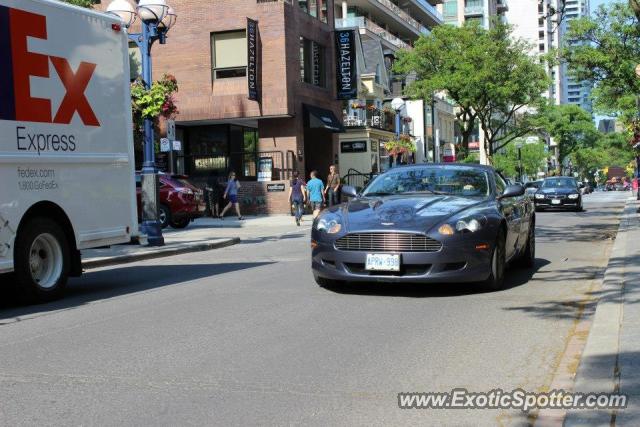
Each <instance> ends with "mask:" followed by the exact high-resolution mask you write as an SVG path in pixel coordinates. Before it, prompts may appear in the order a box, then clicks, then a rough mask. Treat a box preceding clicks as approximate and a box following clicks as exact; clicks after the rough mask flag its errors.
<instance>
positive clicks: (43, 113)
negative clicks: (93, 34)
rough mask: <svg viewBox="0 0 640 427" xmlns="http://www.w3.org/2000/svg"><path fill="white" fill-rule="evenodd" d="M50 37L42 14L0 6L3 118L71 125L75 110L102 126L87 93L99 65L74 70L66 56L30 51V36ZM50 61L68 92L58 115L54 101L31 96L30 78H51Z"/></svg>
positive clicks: (88, 122)
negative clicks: (54, 108)
mask: <svg viewBox="0 0 640 427" xmlns="http://www.w3.org/2000/svg"><path fill="white" fill-rule="evenodd" d="M29 37H35V38H39V39H44V40H46V39H47V21H46V17H45V16H43V15H37V14H35V13H30V12H25V11H22V10H19V9H11V8H8V7H3V6H0V120H17V121H26V122H40V123H60V124H69V123H71V120H72V118H73V115H74V114H75V113H78V116H79V117H80V119H81V120H82V123H84V124H85V125H87V126H100V123H99V122H98V119H97V117H96V115H95V113H94V112H93V109H92V108H91V105H90V104H89V101H88V100H87V98H86V96H85V94H84V92H85V90H86V88H87V86H88V85H89V82H90V81H91V77H92V76H93V72H94V70H95V69H96V64H92V63H89V62H81V63H80V65H79V66H78V68H77V69H76V70H75V71H74V70H73V69H72V68H71V66H70V65H69V62H68V61H67V60H66V59H65V58H58V57H55V56H47V55H43V54H40V53H34V52H30V51H29V50H28V49H27V39H28V38H29ZM49 60H51V64H52V65H53V68H54V69H55V70H56V73H57V74H58V76H59V77H60V80H61V82H62V84H63V85H64V88H65V90H66V94H65V96H64V98H63V99H62V102H61V103H60V106H59V107H58V111H57V112H56V113H55V115H53V114H52V109H51V100H49V99H44V98H34V97H32V96H31V84H30V78H31V77H42V78H49Z"/></svg>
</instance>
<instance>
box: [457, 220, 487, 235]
mask: <svg viewBox="0 0 640 427" xmlns="http://www.w3.org/2000/svg"><path fill="white" fill-rule="evenodd" d="M481 228H482V224H480V221H478V220H477V219H475V218H472V219H467V220H464V219H461V220H460V221H458V222H456V230H458V231H465V230H467V231H470V232H472V233H474V232H476V231H478V230H480V229H481Z"/></svg>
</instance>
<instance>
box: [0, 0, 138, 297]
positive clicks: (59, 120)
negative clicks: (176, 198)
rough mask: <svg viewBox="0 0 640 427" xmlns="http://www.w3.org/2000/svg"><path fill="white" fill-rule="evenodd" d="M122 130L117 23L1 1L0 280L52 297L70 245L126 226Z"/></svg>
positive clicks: (61, 282)
mask: <svg viewBox="0 0 640 427" xmlns="http://www.w3.org/2000/svg"><path fill="white" fill-rule="evenodd" d="M132 138H133V136H132V123H131V101H130V88H129V56H128V41H127V35H126V32H125V30H124V28H122V27H121V25H120V21H119V20H118V19H117V18H115V17H112V16H110V15H107V14H104V13H99V12H96V11H91V10H86V9H82V8H78V7H74V6H70V5H67V4H64V3H61V2H57V1H50V0H0V281H3V282H11V283H9V285H13V286H15V287H16V290H17V291H18V292H19V294H20V295H21V296H22V297H24V299H26V300H28V301H31V302H44V301H49V300H52V299H55V298H58V297H60V296H61V295H62V294H63V292H64V289H65V286H66V283H67V278H68V277H69V276H79V275H80V274H81V272H82V263H81V259H80V251H81V250H83V249H88V248H93V247H100V246H106V245H112V244H118V243H123V242H128V241H130V239H131V237H132V236H135V235H137V233H138V221H137V212H136V201H135V200H136V199H135V197H136V196H135V176H134V167H135V165H134V158H133V140H132ZM1 273H12V274H7V275H5V274H1Z"/></svg>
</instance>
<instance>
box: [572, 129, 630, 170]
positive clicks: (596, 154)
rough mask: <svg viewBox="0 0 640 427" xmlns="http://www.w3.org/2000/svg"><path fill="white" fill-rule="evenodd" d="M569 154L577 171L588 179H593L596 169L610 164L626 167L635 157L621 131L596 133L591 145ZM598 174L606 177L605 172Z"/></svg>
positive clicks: (602, 168)
mask: <svg viewBox="0 0 640 427" xmlns="http://www.w3.org/2000/svg"><path fill="white" fill-rule="evenodd" d="M570 156H571V161H572V163H573V165H574V166H575V168H576V170H577V171H578V173H579V174H580V175H581V176H583V177H586V178H588V179H589V180H590V181H595V172H596V171H598V170H601V171H602V170H606V169H607V168H608V167H610V166H620V167H626V166H627V165H629V164H630V163H631V162H633V160H634V157H635V155H634V152H633V149H632V148H631V147H630V146H629V144H628V143H627V140H626V137H625V135H623V134H621V133H612V134H602V133H598V138H597V139H596V141H595V143H594V144H593V145H592V146H590V147H584V148H581V149H580V150H576V151H574V152H573V153H571V155H570ZM600 176H602V177H606V173H604V174H602V173H601V174H600Z"/></svg>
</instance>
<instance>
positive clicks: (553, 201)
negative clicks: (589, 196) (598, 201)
mask: <svg viewBox="0 0 640 427" xmlns="http://www.w3.org/2000/svg"><path fill="white" fill-rule="evenodd" d="M533 200H534V203H535V205H536V211H541V210H544V209H572V210H575V211H578V212H579V211H582V209H583V208H582V195H581V194H580V186H579V185H578V183H577V181H576V180H575V178H572V177H568V176H558V177H552V178H546V179H545V180H544V181H543V183H542V185H541V186H540V189H539V190H538V191H536V193H535V194H534V196H533Z"/></svg>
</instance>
